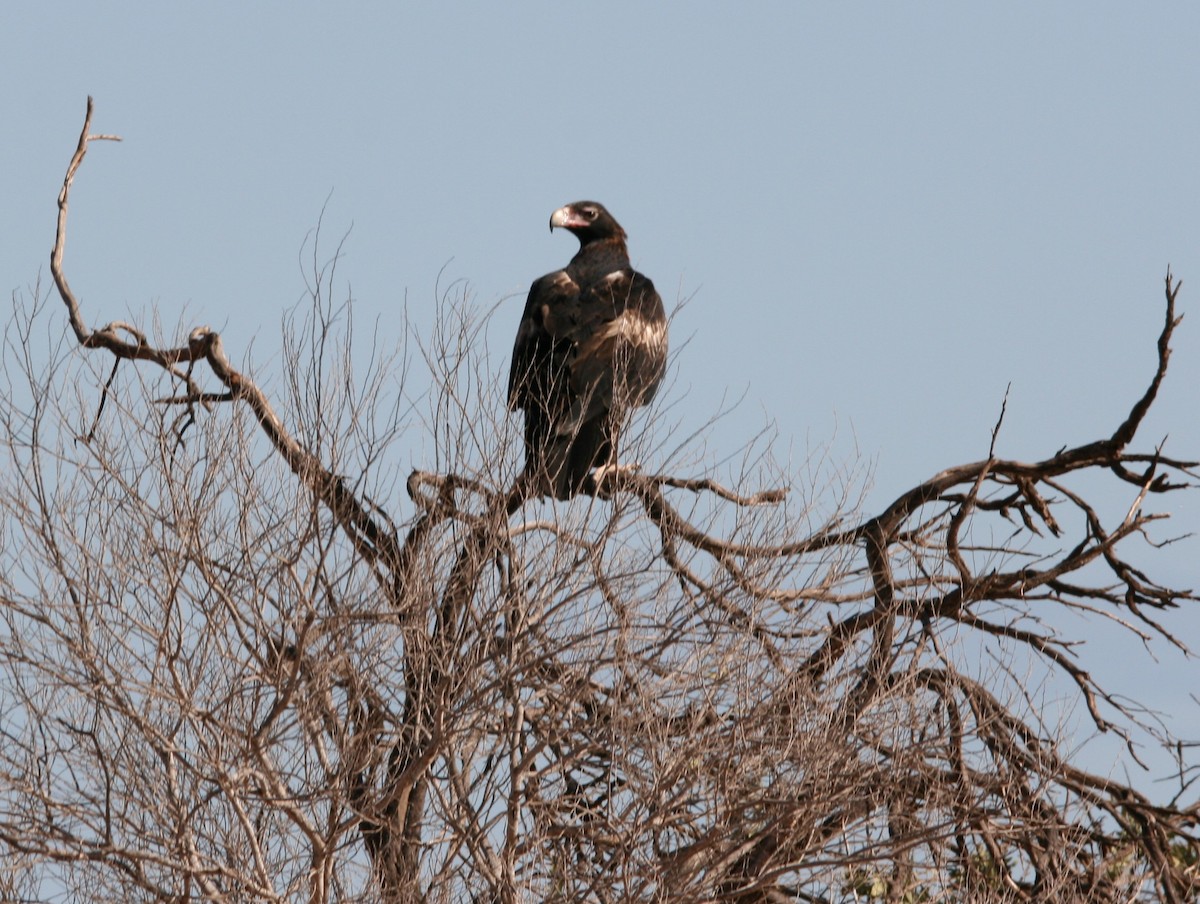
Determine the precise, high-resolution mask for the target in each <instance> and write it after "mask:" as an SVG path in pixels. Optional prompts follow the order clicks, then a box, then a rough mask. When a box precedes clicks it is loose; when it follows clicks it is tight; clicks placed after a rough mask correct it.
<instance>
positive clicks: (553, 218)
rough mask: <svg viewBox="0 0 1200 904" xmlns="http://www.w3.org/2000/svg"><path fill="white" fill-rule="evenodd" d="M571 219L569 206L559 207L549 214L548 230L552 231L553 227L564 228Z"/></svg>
mask: <svg viewBox="0 0 1200 904" xmlns="http://www.w3.org/2000/svg"><path fill="white" fill-rule="evenodd" d="M570 221H571V208H570V207H560V208H559V209H558V210H556V211H554V213H552V214H550V231H551V232H553V231H554V229H555V227H558V228H559V229H562V228H564V227H565V226H566V225H567V224H568V223H569V222H570Z"/></svg>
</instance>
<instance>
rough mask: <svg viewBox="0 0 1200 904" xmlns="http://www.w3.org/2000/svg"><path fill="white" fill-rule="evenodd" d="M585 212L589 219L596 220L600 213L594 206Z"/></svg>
mask: <svg viewBox="0 0 1200 904" xmlns="http://www.w3.org/2000/svg"><path fill="white" fill-rule="evenodd" d="M583 213H584V216H586V217H587V218H588V219H589V220H594V219H596V217H597V216H598V215H599V211H598V210H596V208H594V207H589V208H587V209H586V210H585V211H584V212H583Z"/></svg>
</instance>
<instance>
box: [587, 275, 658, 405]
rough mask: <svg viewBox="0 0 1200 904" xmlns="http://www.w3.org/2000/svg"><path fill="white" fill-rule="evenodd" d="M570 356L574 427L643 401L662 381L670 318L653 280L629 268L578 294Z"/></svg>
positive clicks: (644, 401) (647, 399)
mask: <svg viewBox="0 0 1200 904" xmlns="http://www.w3.org/2000/svg"><path fill="white" fill-rule="evenodd" d="M579 309H580V312H581V317H580V322H579V324H578V326H577V328H576V332H575V334H574V335H573V336H572V339H573V340H574V342H575V348H574V351H573V355H572V357H571V360H570V365H569V366H570V372H571V386H572V389H573V390H574V393H573V395H574V396H575V400H576V401H575V404H574V405H573V406H572V408H573V410H572V415H573V417H571V418H570V419H569V420H570V421H572V422H573V426H572V427H571V429H577V428H578V426H579V424H581V423H584V422H587V421H590V420H593V419H595V418H597V417H602V416H604V415H606V414H607V413H608V412H610V411H612V410H614V409H620V410H627V409H628V408H632V407H634V406H637V405H644V404H646V403H647V402H648V401H650V399H651V398H652V397H653V395H654V393H655V391H656V390H657V389H658V385H659V383H661V382H662V378H663V373H664V371H665V369H666V363H667V318H666V314H665V313H664V311H663V305H662V299H661V298H660V297H659V295H658V292H656V291H655V289H654V283H652V282H651V281H650V280H649V279H647V278H646V277H645V276H642V274H640V273H638V272H636V271H635V270H631V269H623V270H617V271H615V272H614V273H610V274H609V275H608V276H607V277H605V278H604V279H603V280H600V281H599V282H597V283H596V284H594V285H593V286H590V287H589V288H588V290H587V291H586V292H585V293H584V294H583V297H582V298H581V299H580V304H579Z"/></svg>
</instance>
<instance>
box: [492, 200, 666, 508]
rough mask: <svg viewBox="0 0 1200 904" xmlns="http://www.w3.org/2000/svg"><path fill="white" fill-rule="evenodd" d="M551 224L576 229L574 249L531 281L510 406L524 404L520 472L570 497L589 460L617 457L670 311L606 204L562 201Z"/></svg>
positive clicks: (648, 394)
mask: <svg viewBox="0 0 1200 904" xmlns="http://www.w3.org/2000/svg"><path fill="white" fill-rule="evenodd" d="M556 226H557V227H561V228H563V229H567V230H569V231H570V232H572V233H574V234H575V237H576V238H578V239H579V251H578V253H576V255H575V256H574V257H573V258H571V262H570V263H569V264H567V266H566V269H563V270H557V271H555V272H554V273H547V274H546V275H545V276H543V277H542V278H541V279H539V280H537V281H536V282H535V283H534V284H533V286H531V287H530V289H529V298H528V299H527V300H526V302H525V313H524V314H522V315H521V326H520V328H519V329H518V330H517V342H516V345H515V346H514V348H513V360H512V372H511V373H510V375H509V378H508V406H509V408H512V409H513V410H516V409H518V408H520V409H521V410H523V411H524V412H525V473H526V475H528V477H529V479H531V480H532V481H533V484H532V485H533V488H534V490H535V492H537V493H539V494H541V495H553V496H555V497H556V498H558V499H568V498H570V497H571V496H573V495H574V494H576V493H578V492H579V491H580V490H581V489H582V487H583V485H584V482H585V480H586V478H587V476H588V472H589V471H591V469H592V468H596V467H601V466H610V465H615V464H616V452H617V441H618V438H619V434H620V430H621V427H622V425H623V423H624V421H625V418H626V416H627V415H628V412H629V411H630V409H632V408H633V407H635V406H637V405H645V404H646V403H647V402H649V401H650V399H651V398H652V397H653V395H654V392H655V390H657V389H658V384H659V383H661V382H662V378H663V373H664V371H665V370H666V363H667V318H666V314H665V313H664V312H663V304H662V299H661V298H659V297H658V293H657V292H656V291H654V284H653V283H652V282H650V280H648V279H647V278H646V277H644V276H643V275H642V274H640V273H638V272H637V271H636V270H634V269H633V267H631V266H630V264H629V252H628V250H627V249H626V247H625V230H624V229H622V228H621V225H620V224H619V223H618V222H617V221H616V220H615V219H613V216H612V214H610V213H609V212H608V211H607V210H605V209H604V206H603V205H602V204H597V203H596V202H595V201H576V202H575V203H574V204H568V205H567V206H566V207H560V208H559V209H558V210H556V211H554V213H553V215H551V217H550V230H551V232H553V231H554V228H555V227H556Z"/></svg>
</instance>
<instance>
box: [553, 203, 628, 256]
mask: <svg viewBox="0 0 1200 904" xmlns="http://www.w3.org/2000/svg"><path fill="white" fill-rule="evenodd" d="M556 226H557V227H558V228H560V229H566V230H568V231H569V232H572V233H574V235H575V237H576V238H577V239H579V244H580V245H586V244H588V243H589V242H597V241H603V240H604V239H620V240H621V241H622V242H624V241H625V230H624V229H622V228H621V224H620V223H618V222H617V221H616V220H615V219H613V215H612V214H611V213H609V212H608V211H607V210H605V208H604V205H603V204H600V203H598V202H596V201H575V202H574V203H572V204H568V205H567V206H566V207H560V208H559V209H558V210H556V211H554V213H552V214H551V215H550V231H551V232H553V231H554V228H555V227H556Z"/></svg>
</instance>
